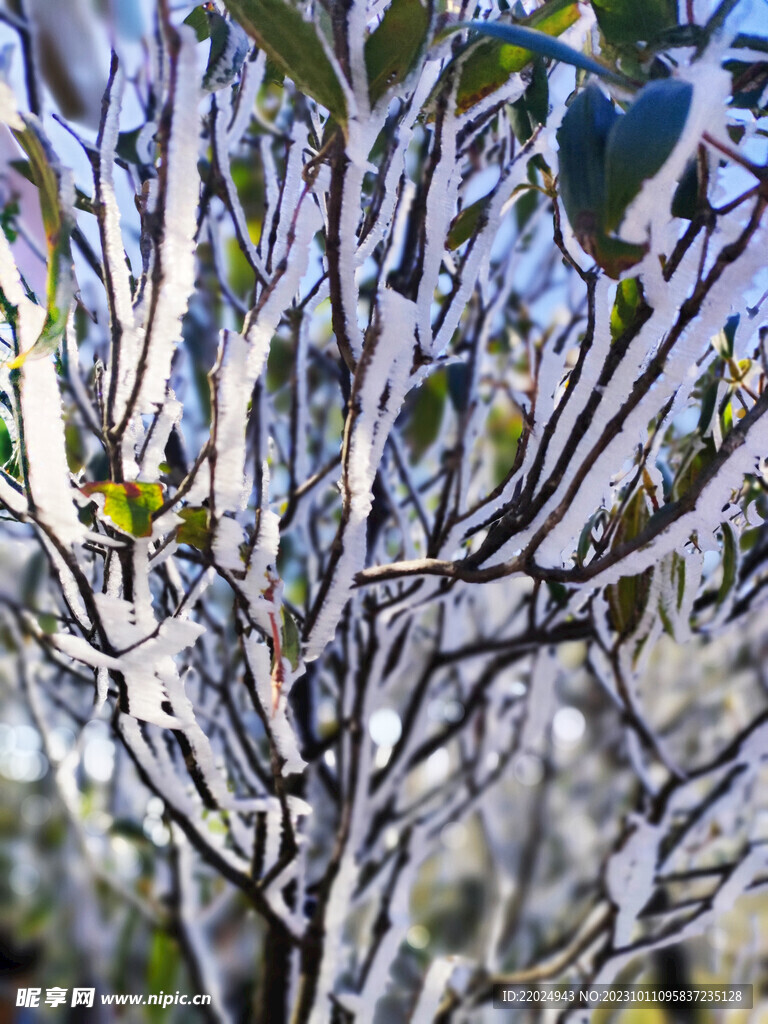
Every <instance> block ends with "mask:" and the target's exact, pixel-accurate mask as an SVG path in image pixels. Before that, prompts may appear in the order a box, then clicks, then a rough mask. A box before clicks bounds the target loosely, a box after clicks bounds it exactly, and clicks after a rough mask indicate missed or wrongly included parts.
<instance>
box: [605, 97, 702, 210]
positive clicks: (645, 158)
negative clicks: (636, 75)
mask: <svg viewBox="0 0 768 1024" xmlns="http://www.w3.org/2000/svg"><path fill="white" fill-rule="evenodd" d="M692 95H693V89H692V88H691V86H690V84H689V83H688V82H681V81H678V80H677V79H666V80H664V81H658V82H650V83H649V84H648V85H646V86H645V88H643V89H642V90H641V92H640V93H639V94H638V96H637V98H636V99H635V101H634V103H633V104H632V106H631V107H630V108H629V110H628V111H627V113H626V114H625V115H624V116H623V117H619V118H618V119H617V120H616V121H615V122H614V124H613V127H612V128H611V131H610V133H609V136H608V142H607V145H606V150H605V188H606V205H605V226H606V228H607V229H608V230H614V229H615V228H616V227H618V225H619V223H620V221H621V218H622V217H623V216H624V211H625V210H626V208H627V206H628V205H629V204H630V203H631V201H632V200H633V199H634V198H635V196H636V195H637V194H638V192H639V191H640V188H641V186H642V184H643V182H644V181H646V180H647V179H648V178H652V177H653V176H654V174H656V173H657V172H658V171H660V170H661V168H662V167H663V166H664V164H665V163H666V161H667V159H668V158H669V155H670V153H671V152H672V150H673V149H674V148H675V145H676V143H677V141H678V139H679V138H680V136H681V134H682V131H683V128H684V127H685V122H686V119H687V117H688V110H689V108H690V105H691V96H692Z"/></svg>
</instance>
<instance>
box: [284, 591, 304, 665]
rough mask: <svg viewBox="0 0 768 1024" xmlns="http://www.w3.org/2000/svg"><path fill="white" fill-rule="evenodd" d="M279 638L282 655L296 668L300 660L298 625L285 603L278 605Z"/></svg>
mask: <svg viewBox="0 0 768 1024" xmlns="http://www.w3.org/2000/svg"><path fill="white" fill-rule="evenodd" d="M280 639H281V646H282V654H283V657H284V658H287V659H288V661H289V662H290V663H291V668H292V669H297V668H298V667H299V661H300V660H301V653H300V651H301V639H300V634H299V627H298V626H297V625H296V621H295V619H294V618H293V616H292V615H291V613H290V612H289V611H288V609H287V608H286V607H285V605H281V606H280Z"/></svg>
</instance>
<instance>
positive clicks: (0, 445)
mask: <svg viewBox="0 0 768 1024" xmlns="http://www.w3.org/2000/svg"><path fill="white" fill-rule="evenodd" d="M12 455H13V441H12V440H11V435H10V434H9V433H8V427H7V426H6V425H5V420H4V419H2V418H1V417H0V466H4V465H5V464H6V462H8V461H9V459H10V458H11V456H12Z"/></svg>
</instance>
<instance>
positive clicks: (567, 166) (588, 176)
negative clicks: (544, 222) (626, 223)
mask: <svg viewBox="0 0 768 1024" xmlns="http://www.w3.org/2000/svg"><path fill="white" fill-rule="evenodd" d="M618 117H619V115H618V114H617V113H616V110H615V108H614V106H613V104H612V103H611V101H610V100H609V99H608V98H607V97H606V96H605V95H604V94H603V93H602V92H601V90H600V89H599V88H598V86H596V85H595V84H594V83H592V84H590V85H588V86H587V88H586V89H585V90H584V91H583V92H581V93H580V94H579V95H578V96H577V97H576V99H575V100H574V101H573V103H571V105H570V107H569V108H568V110H567V112H566V115H565V117H564V118H563V121H562V124H561V125H560V127H559V128H558V130H557V144H558V146H559V147H560V158H559V163H560V176H559V187H560V198H561V199H562V201H563V206H564V207H565V212H566V214H567V215H568V220H569V221H570V222H571V227H572V228H573V230H574V233H575V234H576V237H577V238H578V239H579V241H580V242H581V243H582V244H583V241H582V239H583V238H585V237H587V236H589V235H593V234H594V233H595V232H597V231H600V230H602V228H603V220H604V210H605V198H606V187H605V150H606V146H607V143H608V135H609V133H610V131H611V129H612V128H613V126H614V125H615V123H616V121H617V119H618Z"/></svg>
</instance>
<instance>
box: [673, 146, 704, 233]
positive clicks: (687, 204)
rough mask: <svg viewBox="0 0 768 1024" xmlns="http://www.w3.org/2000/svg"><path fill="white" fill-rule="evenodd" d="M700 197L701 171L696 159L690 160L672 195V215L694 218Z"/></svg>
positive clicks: (687, 218)
mask: <svg viewBox="0 0 768 1024" xmlns="http://www.w3.org/2000/svg"><path fill="white" fill-rule="evenodd" d="M698 198H699V171H698V163H697V161H696V159H695V158H694V159H692V160H689V161H688V163H687V164H686V166H685V170H684V171H683V175H682V177H681V178H680V181H679V183H678V186H677V188H676V189H675V194H674V196H673V197H672V216H673V217H682V218H683V219H684V220H693V218H694V217H695V216H696V208H697V205H698Z"/></svg>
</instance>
